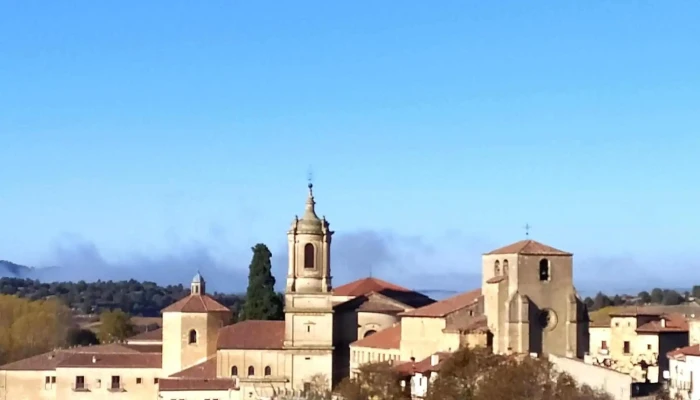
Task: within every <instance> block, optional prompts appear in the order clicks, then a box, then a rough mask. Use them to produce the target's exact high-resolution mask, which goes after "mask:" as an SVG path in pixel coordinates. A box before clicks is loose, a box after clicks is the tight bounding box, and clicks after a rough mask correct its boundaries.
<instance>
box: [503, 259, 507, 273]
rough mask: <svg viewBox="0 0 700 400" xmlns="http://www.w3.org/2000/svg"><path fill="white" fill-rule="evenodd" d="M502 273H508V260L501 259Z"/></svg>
mask: <svg viewBox="0 0 700 400" xmlns="http://www.w3.org/2000/svg"><path fill="white" fill-rule="evenodd" d="M503 275H508V260H503Z"/></svg>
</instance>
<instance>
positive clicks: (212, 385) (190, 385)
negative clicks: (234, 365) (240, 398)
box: [158, 378, 238, 392]
mask: <svg viewBox="0 0 700 400" xmlns="http://www.w3.org/2000/svg"><path fill="white" fill-rule="evenodd" d="M158 390H159V391H161V392H176V391H183V390H222V391H223V390H238V388H237V387H236V386H235V382H234V381H233V379H231V378H214V379H172V378H166V379H161V380H159V381H158Z"/></svg>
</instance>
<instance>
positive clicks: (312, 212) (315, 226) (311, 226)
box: [292, 183, 328, 235]
mask: <svg viewBox="0 0 700 400" xmlns="http://www.w3.org/2000/svg"><path fill="white" fill-rule="evenodd" d="M313 189H314V185H313V184H311V183H309V196H308V197H307V198H306V207H305V209H304V215H302V216H301V218H298V217H295V218H294V221H292V230H296V232H297V233H311V234H319V235H320V234H323V232H324V230H325V229H327V228H328V221H326V219H325V218H319V217H318V215H316V201H315V200H314V192H313Z"/></svg>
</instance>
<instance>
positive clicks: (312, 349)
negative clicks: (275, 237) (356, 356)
mask: <svg viewBox="0 0 700 400" xmlns="http://www.w3.org/2000/svg"><path fill="white" fill-rule="evenodd" d="M308 187H309V193H308V197H307V199H306V207H305V210H304V215H303V216H302V217H301V218H299V217H296V216H295V217H294V220H293V221H292V226H291V228H290V229H289V231H288V232H287V239H288V244H289V265H288V270H287V284H286V288H285V294H284V320H285V336H284V348H285V349H288V350H293V354H294V356H293V357H294V360H293V362H294V364H295V371H296V370H297V368H299V369H298V370H299V371H304V373H303V375H299V376H294V377H293V378H292V380H293V385H294V386H295V387H297V386H303V383H308V382H307V380H308V379H310V377H311V376H313V375H314V374H315V373H323V374H326V373H327V372H328V371H331V370H332V368H333V366H332V360H333V358H332V356H333V301H332V299H333V293H332V285H331V237H332V236H333V231H331V230H330V229H329V223H328V221H326V218H325V217H323V218H319V217H318V215H316V201H315V200H314V193H313V184H311V183H309V186H308ZM297 365H298V367H296V366H297ZM295 375H296V372H295ZM328 378H329V379H330V378H331V377H330V376H329V377H328Z"/></svg>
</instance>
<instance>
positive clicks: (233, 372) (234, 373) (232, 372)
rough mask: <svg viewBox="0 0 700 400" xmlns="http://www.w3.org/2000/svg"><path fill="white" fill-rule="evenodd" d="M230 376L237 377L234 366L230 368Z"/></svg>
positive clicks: (236, 368) (236, 369) (236, 370)
mask: <svg viewBox="0 0 700 400" xmlns="http://www.w3.org/2000/svg"><path fill="white" fill-rule="evenodd" d="M231 376H238V367H237V366H235V365H234V366H233V367H231Z"/></svg>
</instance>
